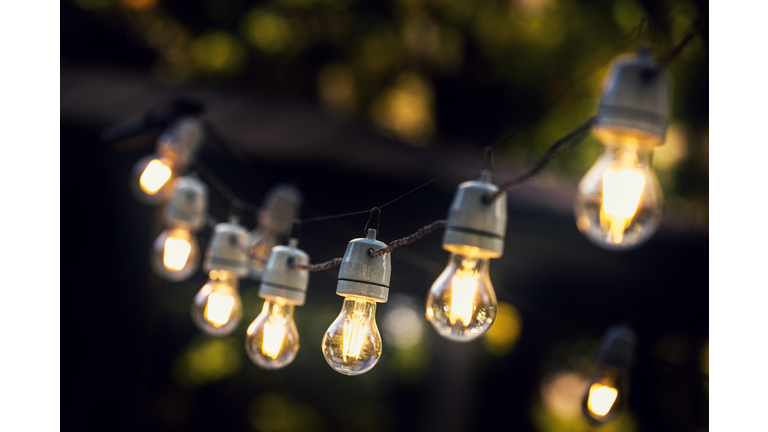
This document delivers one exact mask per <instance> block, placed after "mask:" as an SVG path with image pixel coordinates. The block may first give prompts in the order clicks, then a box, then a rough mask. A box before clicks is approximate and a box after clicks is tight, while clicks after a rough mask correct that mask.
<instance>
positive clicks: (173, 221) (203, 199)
mask: <svg viewBox="0 0 768 432" xmlns="http://www.w3.org/2000/svg"><path fill="white" fill-rule="evenodd" d="M207 210H208V187H207V186H206V185H205V183H203V182H202V181H200V180H198V179H197V178H194V177H189V176H184V177H179V178H177V179H176V180H175V182H174V192H173V198H171V201H170V203H168V207H166V210H165V222H166V225H167V226H169V227H184V228H186V229H189V230H190V231H193V232H194V231H197V230H198V229H200V227H201V226H202V225H203V224H204V223H205V217H206V212H207Z"/></svg>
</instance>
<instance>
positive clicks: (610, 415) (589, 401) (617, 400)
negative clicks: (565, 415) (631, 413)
mask: <svg viewBox="0 0 768 432" xmlns="http://www.w3.org/2000/svg"><path fill="white" fill-rule="evenodd" d="M624 381H625V380H624V373H623V372H622V371H620V370H619V369H617V368H614V367H610V366H607V367H604V368H601V369H600V370H599V372H598V373H597V375H595V377H594V378H592V380H591V381H590V383H589V386H588V387H587V391H586V393H585V395H584V400H583V402H582V411H583V412H584V415H585V417H587V419H588V420H590V422H592V423H594V424H602V423H607V422H609V421H611V420H613V419H614V418H615V417H616V416H617V415H618V413H619V412H620V411H621V409H622V408H623V406H624V398H625V394H624V393H625V390H624V388H623V387H624V386H623V383H624Z"/></svg>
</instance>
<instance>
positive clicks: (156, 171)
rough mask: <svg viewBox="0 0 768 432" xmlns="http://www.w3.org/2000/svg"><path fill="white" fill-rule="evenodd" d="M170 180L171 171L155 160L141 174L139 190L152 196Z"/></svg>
mask: <svg viewBox="0 0 768 432" xmlns="http://www.w3.org/2000/svg"><path fill="white" fill-rule="evenodd" d="M170 178H171V169H170V168H168V167H167V166H165V164H163V163H162V162H160V161H159V160H157V159H155V160H153V161H152V162H150V163H149V165H147V167H146V168H145V169H144V172H143V173H141V177H140V178H139V184H141V189H142V190H143V191H144V192H146V193H148V194H150V195H154V194H155V193H157V191H159V190H160V188H161V187H163V185H164V184H165V182H167V181H168V179H170Z"/></svg>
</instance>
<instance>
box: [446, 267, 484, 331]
mask: <svg viewBox="0 0 768 432" xmlns="http://www.w3.org/2000/svg"><path fill="white" fill-rule="evenodd" d="M461 264H462V267H463V268H460V269H458V270H456V274H455V275H454V276H453V280H452V283H451V313H450V315H449V317H448V318H449V320H450V321H451V325H453V324H456V322H457V321H461V322H462V324H464V326H468V325H469V323H470V321H472V313H473V312H474V309H475V303H474V302H473V299H474V297H475V291H476V290H477V277H478V274H477V271H476V270H474V267H475V263H474V261H471V260H463V261H462V262H461Z"/></svg>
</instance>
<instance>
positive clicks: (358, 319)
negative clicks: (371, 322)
mask: <svg viewBox="0 0 768 432" xmlns="http://www.w3.org/2000/svg"><path fill="white" fill-rule="evenodd" d="M365 306H366V305H365V302H364V301H355V302H354V306H353V307H354V311H353V312H352V314H351V316H348V317H347V318H346V319H345V320H344V345H343V346H342V355H343V357H344V361H346V360H347V357H354V358H356V359H359V358H360V350H361V349H362V348H363V342H365V334H366V331H365V329H366V326H367V324H368V320H367V318H366V313H365Z"/></svg>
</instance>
